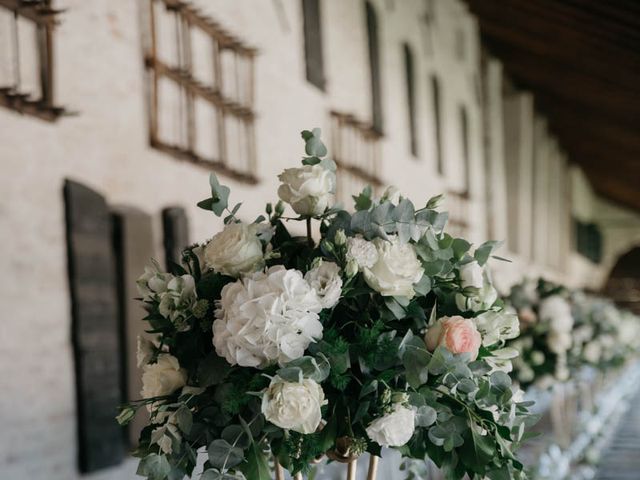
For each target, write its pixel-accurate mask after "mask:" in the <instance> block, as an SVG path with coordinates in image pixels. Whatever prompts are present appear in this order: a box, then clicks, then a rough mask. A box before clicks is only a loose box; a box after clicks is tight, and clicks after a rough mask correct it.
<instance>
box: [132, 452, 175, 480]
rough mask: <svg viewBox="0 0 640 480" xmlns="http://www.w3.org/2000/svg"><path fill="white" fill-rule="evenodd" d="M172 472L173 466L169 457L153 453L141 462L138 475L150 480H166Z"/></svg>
mask: <svg viewBox="0 0 640 480" xmlns="http://www.w3.org/2000/svg"><path fill="white" fill-rule="evenodd" d="M170 472H171V464H170V463H169V460H167V457H165V456H164V455H157V454H155V453H151V454H149V455H147V456H146V457H144V458H143V459H142V460H141V461H140V464H139V465H138V470H137V471H136V474H137V475H140V476H145V477H147V478H148V480H164V479H165V478H167V475H169V473H170Z"/></svg>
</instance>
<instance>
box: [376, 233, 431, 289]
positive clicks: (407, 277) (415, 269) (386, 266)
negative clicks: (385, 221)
mask: <svg viewBox="0 0 640 480" xmlns="http://www.w3.org/2000/svg"><path fill="white" fill-rule="evenodd" d="M372 243H373V244H374V246H375V247H376V250H377V252H378V261H377V262H376V263H375V264H374V265H373V266H372V267H367V268H365V269H364V279H365V281H366V282H367V285H369V286H370V287H371V288H372V289H373V290H375V291H376V292H378V293H380V294H381V295H382V296H385V297H386V296H397V297H407V298H412V297H413V296H414V295H415V291H414V290H413V284H414V283H417V282H419V281H420V279H421V278H422V276H423V275H424V269H423V268H422V265H421V264H420V261H419V260H418V257H417V255H416V251H415V249H414V248H413V246H412V245H411V244H410V243H400V242H399V241H398V239H397V238H396V237H391V240H390V241H387V240H384V239H382V238H376V239H375V240H373V242H372Z"/></svg>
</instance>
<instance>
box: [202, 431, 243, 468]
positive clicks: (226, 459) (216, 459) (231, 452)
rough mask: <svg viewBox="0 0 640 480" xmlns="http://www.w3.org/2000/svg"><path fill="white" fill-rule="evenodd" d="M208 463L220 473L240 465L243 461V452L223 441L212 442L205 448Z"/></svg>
mask: <svg viewBox="0 0 640 480" xmlns="http://www.w3.org/2000/svg"><path fill="white" fill-rule="evenodd" d="M207 453H208V454H209V463H211V465H213V466H214V467H216V468H219V469H220V470H222V471H225V470H226V469H228V468H233V467H235V466H237V465H240V464H241V463H242V462H243V460H244V452H243V451H242V448H240V447H234V446H233V445H231V444H230V443H229V442H227V441H226V440H223V439H221V438H220V439H218V440H214V441H213V442H211V444H210V445H209V448H207Z"/></svg>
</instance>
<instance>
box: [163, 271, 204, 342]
mask: <svg viewBox="0 0 640 480" xmlns="http://www.w3.org/2000/svg"><path fill="white" fill-rule="evenodd" d="M197 301H198V298H197V295H196V282H195V280H194V278H193V277H192V276H191V275H182V276H180V277H173V278H172V279H171V281H170V282H169V283H168V284H167V289H166V291H165V292H163V293H162V294H160V304H159V305H158V311H159V312H160V315H162V316H163V317H165V318H168V319H169V320H171V322H172V323H173V324H174V325H175V327H176V329H178V331H185V330H188V329H189V324H188V323H187V322H186V320H187V318H188V317H189V316H190V315H191V310H192V309H193V307H194V306H195V304H196V302H197Z"/></svg>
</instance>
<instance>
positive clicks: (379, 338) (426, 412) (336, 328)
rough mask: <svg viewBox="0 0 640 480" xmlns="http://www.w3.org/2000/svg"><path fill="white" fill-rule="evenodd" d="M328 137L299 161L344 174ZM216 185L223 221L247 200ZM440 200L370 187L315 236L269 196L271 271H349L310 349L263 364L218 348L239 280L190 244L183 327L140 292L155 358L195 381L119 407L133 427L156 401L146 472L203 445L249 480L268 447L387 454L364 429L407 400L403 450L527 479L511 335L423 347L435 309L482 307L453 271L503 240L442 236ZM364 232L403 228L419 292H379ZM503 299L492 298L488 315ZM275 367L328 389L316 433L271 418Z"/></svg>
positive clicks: (306, 452) (224, 468) (289, 461)
mask: <svg viewBox="0 0 640 480" xmlns="http://www.w3.org/2000/svg"><path fill="white" fill-rule="evenodd" d="M320 133H321V132H320V130H319V129H314V130H311V131H309V130H305V131H303V132H302V134H301V135H302V139H303V140H304V142H305V156H304V157H303V159H302V163H303V165H320V166H322V167H323V168H325V169H328V170H331V171H335V164H334V163H333V162H332V161H331V160H330V159H329V158H327V154H328V152H327V148H326V146H325V145H324V144H323V142H322V140H321V138H320ZM210 185H211V197H210V198H208V199H205V200H203V201H202V202H200V203H199V204H198V205H199V206H200V207H201V208H204V209H207V210H211V211H212V212H213V213H214V214H216V215H218V216H221V217H222V216H224V217H225V218H224V221H225V223H229V222H237V221H238V219H237V218H236V214H237V212H238V210H239V208H240V205H241V204H240V203H238V204H236V205H235V206H234V207H233V208H230V207H229V195H230V191H229V188H228V187H226V186H224V185H221V184H220V183H219V181H218V179H217V178H216V176H215V175H212V176H211V178H210ZM442 198H443V197H442V196H441V195H438V196H436V197H433V198H431V199H430V200H429V201H428V202H426V204H424V205H425V206H424V207H423V208H416V207H415V206H414V204H413V203H412V202H411V201H410V200H409V199H406V198H402V197H401V199H400V201H399V202H397V204H393V203H391V202H390V201H389V200H388V199H385V198H382V199H380V198H375V197H374V194H373V190H372V189H371V187H366V188H365V189H364V190H363V191H362V192H361V193H359V194H358V195H355V196H354V197H353V199H354V202H355V211H354V212H353V213H350V212H347V211H345V210H342V209H341V208H339V207H334V208H329V209H327V210H326V211H325V212H324V213H323V214H322V215H320V216H318V217H316V218H315V220H314V221H317V222H318V223H319V231H320V234H321V238H320V239H318V240H319V241H318V243H317V244H316V243H314V242H313V241H311V242H310V241H309V239H308V238H306V237H299V236H296V235H294V234H292V233H291V232H290V231H289V229H288V225H289V224H288V222H289V221H299V220H301V219H302V217H301V218H296V219H291V218H288V217H284V216H283V215H284V205H283V203H282V202H281V201H279V202H277V203H275V204H274V203H269V204H267V206H266V208H265V213H266V217H267V218H266V219H265V218H264V217H262V216H261V217H258V219H256V222H258V223H260V222H265V221H268V224H266V225H264V224H263V226H265V227H266V226H269V227H271V228H265V229H262V228H261V230H264V232H261V233H260V236H259V240H260V242H261V245H262V246H263V247H264V252H265V259H264V260H265V263H266V265H267V267H271V266H274V265H282V266H284V267H285V268H288V269H297V270H299V271H300V272H301V273H303V274H304V273H306V272H308V271H309V270H310V269H311V268H312V266H313V265H315V264H317V261H318V260H317V259H318V258H321V259H323V260H324V261H332V262H335V263H336V264H337V265H338V266H339V267H340V269H341V272H342V273H341V281H342V291H341V296H340V300H339V302H338V304H337V305H335V306H333V307H332V308H326V309H324V310H322V311H321V312H320V314H319V321H320V322H321V324H322V328H323V331H322V338H319V339H317V341H316V342H313V343H311V344H310V345H309V346H308V348H307V349H306V350H305V351H304V354H303V355H302V356H301V357H299V358H297V359H295V360H293V361H290V362H288V363H286V364H281V365H279V364H275V363H274V364H271V365H267V366H266V367H265V368H261V369H258V368H249V367H240V366H238V365H230V364H229V363H228V362H227V360H226V359H225V358H223V357H222V356H219V355H218V353H217V352H216V351H215V350H214V348H213V342H212V339H213V332H212V322H213V320H214V318H216V308H218V307H217V305H219V300H220V297H221V292H222V289H223V288H224V287H225V286H226V285H228V284H229V283H231V282H235V281H237V279H236V278H232V277H228V276H225V275H222V274H220V273H218V272H216V271H213V270H211V269H209V268H207V267H206V265H200V260H199V256H198V255H197V254H196V252H197V250H196V248H197V247H198V246H192V247H190V248H188V249H186V250H185V252H184V255H183V265H176V266H175V270H174V271H175V272H176V274H180V275H182V274H189V275H192V276H193V278H194V282H195V287H196V288H195V290H196V294H197V301H194V303H193V305H192V306H191V307H190V309H189V311H188V317H187V319H186V321H185V322H186V328H184V329H178V328H176V325H174V323H173V322H172V321H171V319H170V318H167V317H166V316H165V315H163V314H162V313H161V312H162V309H161V308H160V303H161V301H160V297H161V296H162V295H161V294H159V295H153V296H151V297H150V298H147V299H145V308H146V310H147V313H148V314H147V316H146V317H145V321H146V322H148V324H149V325H148V326H149V331H150V332H153V333H154V334H155V335H156V336H157V345H155V346H154V351H153V355H152V358H151V359H150V360H149V361H150V362H152V363H153V362H155V361H156V360H157V357H158V355H159V354H160V353H170V354H171V355H173V356H174V357H175V358H176V359H177V361H178V362H179V364H180V367H181V368H183V369H184V371H185V372H186V377H187V382H186V383H187V386H186V387H185V389H184V391H180V390H177V391H175V392H173V393H170V394H169V395H166V396H162V397H159V398H155V399H145V400H143V401H141V402H134V403H133V404H131V405H129V406H125V407H124V408H123V409H122V411H121V413H120V415H119V416H118V421H119V422H121V423H122V424H126V423H127V422H128V421H129V420H130V419H131V418H133V416H134V415H135V412H136V410H137V408H139V407H140V406H143V405H146V404H153V405H154V407H153V409H152V410H153V413H152V417H153V419H154V421H155V423H154V424H152V425H149V426H147V427H146V428H145V429H144V430H143V432H142V435H141V440H140V448H139V449H138V451H137V455H139V456H140V457H141V458H142V460H141V463H140V467H139V470H138V471H139V473H140V474H141V475H143V476H146V477H147V478H148V479H150V480H161V479H162V480H165V479H170V480H173V479H174V478H176V479H177V478H182V477H183V476H184V475H190V474H191V473H192V472H193V471H194V468H195V465H196V452H197V451H202V450H203V449H206V451H207V454H208V461H207V462H206V463H205V466H204V471H203V473H202V476H201V479H204V480H230V479H231V478H235V477H236V476H237V475H238V474H239V473H242V474H244V476H245V477H246V478H247V480H267V479H269V480H271V478H272V472H271V471H270V467H269V461H268V459H269V458H270V457H271V456H275V457H276V458H278V461H279V462H280V463H281V464H282V465H283V466H284V467H285V468H287V469H288V470H289V471H290V473H296V472H305V473H306V472H309V471H310V462H311V461H312V460H313V459H314V458H315V457H316V456H318V455H322V454H324V453H326V452H327V451H328V450H331V449H334V448H336V449H337V448H338V446H340V445H344V444H345V442H346V444H347V445H348V446H349V448H350V449H351V452H356V453H364V452H365V451H366V452H369V453H371V454H374V455H379V454H380V449H381V447H380V445H378V444H377V443H375V442H374V441H372V440H371V439H369V437H368V435H367V433H366V431H367V427H368V426H369V425H370V424H371V423H372V422H373V421H374V420H376V419H378V418H380V417H381V416H383V415H387V414H389V413H390V412H393V411H394V408H395V406H396V405H397V404H400V405H405V406H411V407H412V408H414V409H415V419H416V421H415V431H414V433H413V436H412V437H411V439H410V440H409V442H408V443H407V444H406V445H403V446H401V447H398V449H399V450H400V451H401V452H402V454H403V455H404V456H405V458H414V459H418V460H420V461H422V460H424V459H425V458H427V457H429V458H431V459H432V460H433V461H434V462H436V463H437V464H438V465H440V466H441V467H442V468H443V470H444V471H445V472H446V474H447V478H456V479H458V478H462V477H463V476H464V475H469V476H470V477H472V478H483V477H487V478H496V479H501V478H518V475H519V473H518V472H519V470H520V469H521V468H522V465H520V464H519V462H517V460H515V455H514V451H515V450H516V448H517V447H518V445H519V443H520V441H521V440H522V439H523V438H525V437H526V433H525V431H524V430H525V427H528V426H529V425H530V422H531V417H530V416H529V415H528V413H527V409H526V406H525V405H522V404H519V405H517V406H516V405H514V403H513V399H512V395H513V393H512V386H511V381H510V379H509V377H508V375H506V374H505V373H503V372H501V371H494V370H495V369H494V368H493V365H492V364H490V360H491V359H492V358H494V359H495V358H496V357H493V353H494V352H496V355H499V354H500V352H497V351H496V350H497V349H498V348H499V347H503V346H504V345H503V343H504V340H503V341H502V343H500V342H496V345H491V346H489V347H483V348H482V349H481V350H480V352H479V355H478V358H477V360H475V361H473V362H471V361H470V354H468V353H467V354H460V355H455V354H453V353H451V352H450V351H448V350H447V349H446V348H445V347H444V346H440V347H438V348H436V349H435V351H433V352H431V351H429V350H428V349H427V347H426V344H425V340H424V334H425V332H426V331H427V330H428V329H429V328H434V323H435V322H436V320H437V319H439V318H441V317H443V316H445V315H460V314H462V315H464V316H465V317H467V318H471V317H476V316H478V315H480V312H472V311H465V312H461V311H460V310H459V309H458V306H457V304H456V301H455V297H456V295H457V294H459V293H462V294H463V295H468V296H473V295H478V294H479V292H478V290H479V289H477V288H474V287H466V288H462V286H461V285H460V283H461V282H460V274H459V272H458V270H459V269H460V268H461V267H462V266H463V265H465V264H467V263H469V262H472V261H473V260H476V261H477V262H478V263H479V264H481V265H484V264H485V263H486V262H487V261H488V259H489V258H491V257H492V256H494V257H495V255H493V252H494V251H495V249H496V248H497V247H498V245H499V244H498V242H486V243H484V244H482V245H480V246H479V247H477V248H476V249H475V251H474V252H473V253H472V249H473V246H472V245H471V243H469V242H468V241H467V240H465V239H463V238H454V237H452V236H451V235H449V234H448V233H446V232H445V231H444V230H445V226H446V222H447V219H448V214H447V213H446V212H439V211H437V208H438V205H439V203H440V201H441V200H442ZM261 227H262V226H261ZM303 230H304V229H303V228H299V229H298V231H303ZM291 231H292V232H294V231H296V230H293V229H292V230H291ZM356 235H360V236H362V237H363V238H364V239H366V240H373V239H385V240H390V239H396V238H397V240H398V241H399V243H400V244H401V245H403V248H405V247H406V246H407V245H408V246H410V248H411V249H413V250H414V251H415V254H416V256H417V259H418V261H419V265H420V266H421V267H422V269H423V275H422V276H421V277H419V280H418V281H417V282H416V283H415V284H414V285H413V293H414V295H413V296H410V295H409V296H406V297H400V296H396V297H393V296H384V295H381V294H380V293H378V292H377V291H375V290H374V289H373V288H372V287H371V286H370V284H369V283H367V281H366V280H365V275H363V268H362V267H358V266H357V265H356V266H355V267H354V259H353V258H350V257H349V255H350V252H349V247H348V245H349V242H347V238H348V237H354V236H356ZM355 263H357V262H355ZM347 265H349V266H350V268H351V270H349V272H350V273H349V274H346V272H347ZM367 280H369V279H367ZM502 308H503V306H502V305H501V304H499V303H496V304H495V305H494V306H492V310H491V311H492V312H494V311H495V312H500V311H501V310H502ZM505 361H506V362H508V361H509V359H506V360H505ZM261 367H262V365H261ZM276 375H277V376H278V377H280V379H279V380H284V381H287V382H300V381H301V380H303V379H310V380H313V381H315V382H317V383H318V384H320V385H321V388H322V390H323V394H324V397H325V399H326V404H325V405H323V406H322V418H323V420H324V422H325V423H323V424H322V425H321V426H320V427H319V428H318V430H317V431H315V432H312V433H309V434H302V433H298V432H296V431H294V430H285V429H283V428H280V427H279V426H277V425H275V424H272V423H270V422H269V421H267V420H266V419H265V417H264V416H263V413H262V396H263V394H264V392H265V390H266V389H267V388H268V387H269V385H270V382H271V379H272V378H273V377H274V376H276ZM245 419H251V420H250V421H249V420H245ZM162 429H164V430H162ZM158 431H160V433H162V432H163V431H165V432H171V431H173V432H174V433H169V436H174V437H175V438H173V439H172V442H173V443H172V447H173V449H172V452H171V453H167V454H161V452H162V450H161V449H160V448H159V445H158V444H157V442H158V439H157V437H158V436H159V435H160V434H159V433H158ZM154 432H155V433H154ZM178 437H180V438H178ZM165 450H166V449H165ZM406 468H407V471H408V473H409V476H410V478H422V477H420V476H419V475H420V474H419V473H418V472H419V471H420V470H419V468H418V467H417V466H416V464H411V465H410V464H407V467H406ZM411 475H413V477H411ZM505 475H508V477H505Z"/></svg>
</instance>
